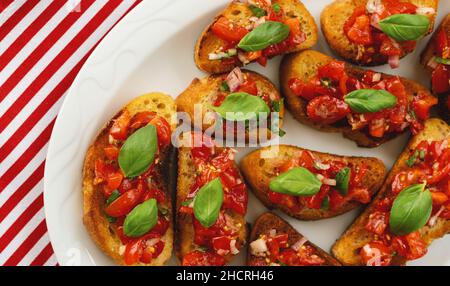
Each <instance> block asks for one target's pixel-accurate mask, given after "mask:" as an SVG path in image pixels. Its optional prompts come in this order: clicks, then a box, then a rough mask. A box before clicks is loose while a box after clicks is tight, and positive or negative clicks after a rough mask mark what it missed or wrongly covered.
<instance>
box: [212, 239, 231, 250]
mask: <svg viewBox="0 0 450 286" xmlns="http://www.w3.org/2000/svg"><path fill="white" fill-rule="evenodd" d="M230 243H231V239H230V237H229V236H217V237H214V238H213V239H212V246H213V249H214V250H215V251H216V252H217V251H220V250H222V251H230Z"/></svg>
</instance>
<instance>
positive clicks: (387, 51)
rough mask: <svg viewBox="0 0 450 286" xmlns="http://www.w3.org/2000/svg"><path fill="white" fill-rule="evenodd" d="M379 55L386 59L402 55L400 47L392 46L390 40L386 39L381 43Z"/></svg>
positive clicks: (392, 43)
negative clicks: (386, 57)
mask: <svg viewBox="0 0 450 286" xmlns="http://www.w3.org/2000/svg"><path fill="white" fill-rule="evenodd" d="M380 53H381V54H383V55H386V56H388V57H390V56H400V55H401V54H402V50H401V48H400V46H397V45H395V44H394V42H393V40H392V39H390V38H388V37H386V38H385V39H384V40H383V42H382V43H381V46H380Z"/></svg>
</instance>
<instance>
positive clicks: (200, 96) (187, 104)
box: [175, 70, 284, 139]
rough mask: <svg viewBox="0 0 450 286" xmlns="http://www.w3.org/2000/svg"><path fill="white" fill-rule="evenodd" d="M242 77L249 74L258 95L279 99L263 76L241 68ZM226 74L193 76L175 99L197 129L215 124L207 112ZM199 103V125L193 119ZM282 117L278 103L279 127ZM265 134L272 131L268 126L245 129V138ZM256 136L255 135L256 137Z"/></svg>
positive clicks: (282, 110)
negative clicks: (200, 117) (201, 77)
mask: <svg viewBox="0 0 450 286" xmlns="http://www.w3.org/2000/svg"><path fill="white" fill-rule="evenodd" d="M242 74H243V76H244V77H247V76H250V77H251V78H252V79H253V80H254V81H255V82H256V86H257V88H258V95H259V96H260V95H266V96H267V95H270V98H272V97H273V98H278V99H281V95H280V93H279V92H278V89H277V88H276V87H275V85H274V84H273V83H272V82H271V81H270V80H269V79H268V78H266V77H265V76H263V75H261V74H259V73H256V72H253V71H249V70H242ZM226 77H227V74H220V75H210V76H207V77H205V78H203V79H198V78H195V79H194V80H193V81H192V83H191V84H190V85H189V86H188V87H187V88H186V90H185V91H183V92H182V93H181V94H180V95H179V96H178V97H177V98H176V100H175V102H176V104H177V108H178V111H179V112H186V113H187V114H189V116H190V118H191V121H193V122H192V124H194V126H195V127H196V128H198V129H202V130H204V131H205V130H207V129H209V128H211V127H212V126H215V124H216V122H215V120H214V118H211V119H210V118H208V117H207V116H206V114H207V112H213V110H211V109H210V108H209V107H210V106H211V105H213V103H214V101H215V100H216V99H217V97H218V95H219V92H220V85H221V84H222V82H223V81H224V80H225V79H226ZM196 104H199V105H200V106H201V111H202V113H201V114H202V122H201V123H202V125H201V126H199V124H197V123H198V121H195V119H194V110H195V105H196ZM197 108H198V107H197ZM283 117H284V104H280V111H279V118H280V120H279V122H278V123H279V124H278V127H279V128H280V129H281V126H282V124H283ZM264 134H267V138H271V136H272V132H271V131H270V130H269V129H268V128H257V129H253V130H250V131H249V130H246V134H245V135H246V136H245V138H246V139H248V138H249V137H250V138H252V137H253V136H254V137H253V138H260V136H259V135H261V138H265V137H264V136H263V135H264ZM256 136H257V137H256Z"/></svg>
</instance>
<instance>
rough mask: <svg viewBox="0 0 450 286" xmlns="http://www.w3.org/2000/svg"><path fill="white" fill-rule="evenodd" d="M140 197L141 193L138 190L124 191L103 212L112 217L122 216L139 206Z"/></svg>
mask: <svg viewBox="0 0 450 286" xmlns="http://www.w3.org/2000/svg"><path fill="white" fill-rule="evenodd" d="M141 195H142V191H141V190H139V189H132V190H129V191H126V192H125V193H124V194H122V195H121V196H120V197H118V198H117V199H116V200H115V201H113V202H112V203H111V204H110V205H109V206H107V207H106V208H105V212H106V213H107V214H108V215H109V216H112V217H121V216H124V215H126V214H128V213H129V212H130V211H131V210H132V209H133V208H134V207H135V206H136V205H138V204H139V202H140V199H141Z"/></svg>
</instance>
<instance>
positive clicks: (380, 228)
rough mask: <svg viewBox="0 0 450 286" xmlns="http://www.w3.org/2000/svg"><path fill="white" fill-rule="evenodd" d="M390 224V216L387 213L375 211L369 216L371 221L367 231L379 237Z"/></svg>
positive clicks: (368, 223)
mask: <svg viewBox="0 0 450 286" xmlns="http://www.w3.org/2000/svg"><path fill="white" fill-rule="evenodd" d="M388 223H389V214H388V213H386V212H381V211H375V212H373V213H371V214H370V215H369V221H368V222H367V224H366V229H367V230H368V231H370V232H373V233H375V234H378V235H382V234H383V233H384V231H385V230H386V228H387V226H388Z"/></svg>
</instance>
